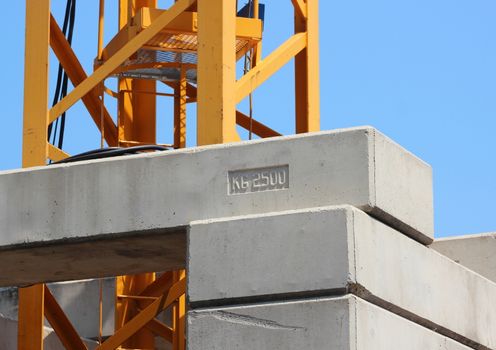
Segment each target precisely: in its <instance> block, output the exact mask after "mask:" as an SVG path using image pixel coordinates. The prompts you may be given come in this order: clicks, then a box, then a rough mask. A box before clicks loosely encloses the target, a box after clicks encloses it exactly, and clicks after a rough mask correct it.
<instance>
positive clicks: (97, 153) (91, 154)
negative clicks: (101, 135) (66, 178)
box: [52, 145, 168, 164]
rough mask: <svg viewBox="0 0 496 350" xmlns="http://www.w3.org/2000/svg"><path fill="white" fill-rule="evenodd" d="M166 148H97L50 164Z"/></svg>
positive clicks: (153, 146) (148, 146)
mask: <svg viewBox="0 0 496 350" xmlns="http://www.w3.org/2000/svg"><path fill="white" fill-rule="evenodd" d="M167 150H168V148H167V147H164V146H157V145H144V146H135V147H108V148H98V149H95V150H92V151H88V152H84V153H81V154H78V155H75V156H72V157H69V158H65V159H62V160H60V161H58V162H54V163H52V164H62V163H73V162H80V161H82V160H92V159H103V158H110V157H118V156H123V155H128V154H138V153H140V152H145V151H167Z"/></svg>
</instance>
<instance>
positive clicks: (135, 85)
mask: <svg viewBox="0 0 496 350" xmlns="http://www.w3.org/2000/svg"><path fill="white" fill-rule="evenodd" d="M119 5H120V6H119V29H122V27H124V26H125V25H126V24H127V23H128V22H129V21H130V20H131V18H132V17H133V16H134V15H135V14H136V12H137V11H138V10H139V9H140V8H142V7H151V8H155V7H157V0H119ZM123 90H124V91H123ZM119 91H123V92H121V93H120V98H119V141H137V142H141V143H146V144H155V143H156V109H157V107H156V105H157V102H156V96H155V95H154V93H155V92H156V82H155V81H154V80H144V79H120V81H119ZM122 145H123V146H128V144H126V143H123V144H122Z"/></svg>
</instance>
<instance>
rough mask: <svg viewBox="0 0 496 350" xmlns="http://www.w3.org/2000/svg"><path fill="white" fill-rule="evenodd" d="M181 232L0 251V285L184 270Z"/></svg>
mask: <svg viewBox="0 0 496 350" xmlns="http://www.w3.org/2000/svg"><path fill="white" fill-rule="evenodd" d="M185 257H186V231H185V229H183V228H181V229H175V230H170V231H168V230H152V231H146V232H140V233H139V234H127V235H108V236H99V237H98V238H97V239H87V240H83V239H75V240H62V241H56V242H53V243H52V244H34V245H27V246H26V247H20V246H15V247H12V248H11V249H9V248H4V249H0V287H5V286H26V285H30V284H34V283H39V282H54V281H68V280H79V279H86V278H93V277H110V276H118V275H127V274H137V273H142V272H149V271H170V270H177V269H181V268H184V266H185V263H186V262H185V260H186V258H185Z"/></svg>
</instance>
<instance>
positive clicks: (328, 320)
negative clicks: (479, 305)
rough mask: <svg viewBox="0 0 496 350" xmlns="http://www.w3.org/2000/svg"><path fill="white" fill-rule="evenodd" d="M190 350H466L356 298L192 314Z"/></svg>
mask: <svg viewBox="0 0 496 350" xmlns="http://www.w3.org/2000/svg"><path fill="white" fill-rule="evenodd" d="M187 341H188V350H214V349H215V350H237V349H240V350H241V349H242V350H246V349H261V350H265V349H266V350H269V349H270V350H292V349H294V350H301V349H308V350H329V349H332V350H398V349H401V350H420V349H421V350H428V349H436V350H468V349H469V348H468V347H466V346H464V345H462V344H460V343H457V342H455V341H453V340H451V339H449V338H446V337H444V336H442V335H440V334H437V333H435V332H433V331H431V330H429V329H426V328H424V327H421V326H419V325H417V324H415V323H413V322H410V321H408V320H406V319H404V318H401V317H399V316H396V315H394V314H392V313H391V312H388V311H386V310H384V309H381V308H379V307H376V306H374V305H372V304H370V303H368V302H366V301H364V300H361V299H360V298H357V297H355V296H352V295H348V296H344V297H337V298H321V299H312V300H301V301H293V302H277V303H267V304H255V305H245V306H237V307H228V308H216V309H200V310H194V311H190V312H189V313H188V340H187Z"/></svg>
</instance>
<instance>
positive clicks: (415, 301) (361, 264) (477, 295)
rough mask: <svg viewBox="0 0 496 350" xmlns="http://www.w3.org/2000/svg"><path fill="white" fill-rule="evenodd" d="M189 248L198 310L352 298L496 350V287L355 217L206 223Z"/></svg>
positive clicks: (335, 210) (351, 213)
mask: <svg viewBox="0 0 496 350" xmlns="http://www.w3.org/2000/svg"><path fill="white" fill-rule="evenodd" d="M188 238H189V251H188V270H189V285H188V296H189V301H190V303H191V305H192V307H193V308H195V307H207V306H221V305H231V304H236V303H253V302H260V301H271V300H283V299H288V298H307V297H312V296H319V295H320V296H325V295H337V294H346V293H352V294H355V295H357V296H359V297H361V298H363V299H366V300H367V301H370V302H372V303H374V304H376V305H379V306H380V307H382V308H385V309H388V310H391V311H392V312H394V313H397V314H399V315H402V316H404V317H406V318H408V319H410V320H411V321H413V322H416V323H418V324H421V325H423V326H425V327H427V328H430V329H433V330H436V331H437V332H439V333H441V334H443V335H446V336H448V337H450V338H453V339H456V340H457V341H459V342H462V343H464V344H466V345H469V346H471V347H473V348H476V349H495V348H496V332H495V331H494V330H496V303H495V302H494V301H495V300H496V284H495V283H493V282H491V281H489V280H487V279H485V278H483V277H482V276H480V275H478V274H477V273H474V272H473V271H471V270H469V269H467V268H465V267H463V266H461V265H459V264H457V263H455V262H454V261H452V260H450V259H448V258H447V257H445V256H443V255H441V254H439V253H438V252H436V251H434V250H432V249H430V248H428V247H426V246H424V245H422V244H420V243H418V242H416V241H415V240H412V239H411V238H409V237H407V236H405V235H403V234H401V233H399V232H398V231H396V230H394V229H392V228H391V227H388V226H387V225H385V224H383V223H381V222H379V221H377V220H375V219H374V218H372V217H370V216H369V215H367V214H365V213H364V212H362V211H360V210H358V209H356V208H354V207H351V206H340V207H327V208H323V207H321V208H315V209H307V210H299V211H288V212H284V213H272V214H266V215H251V216H246V217H238V218H228V219H224V220H206V221H200V222H196V223H192V224H191V227H190V229H189V237H188Z"/></svg>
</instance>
